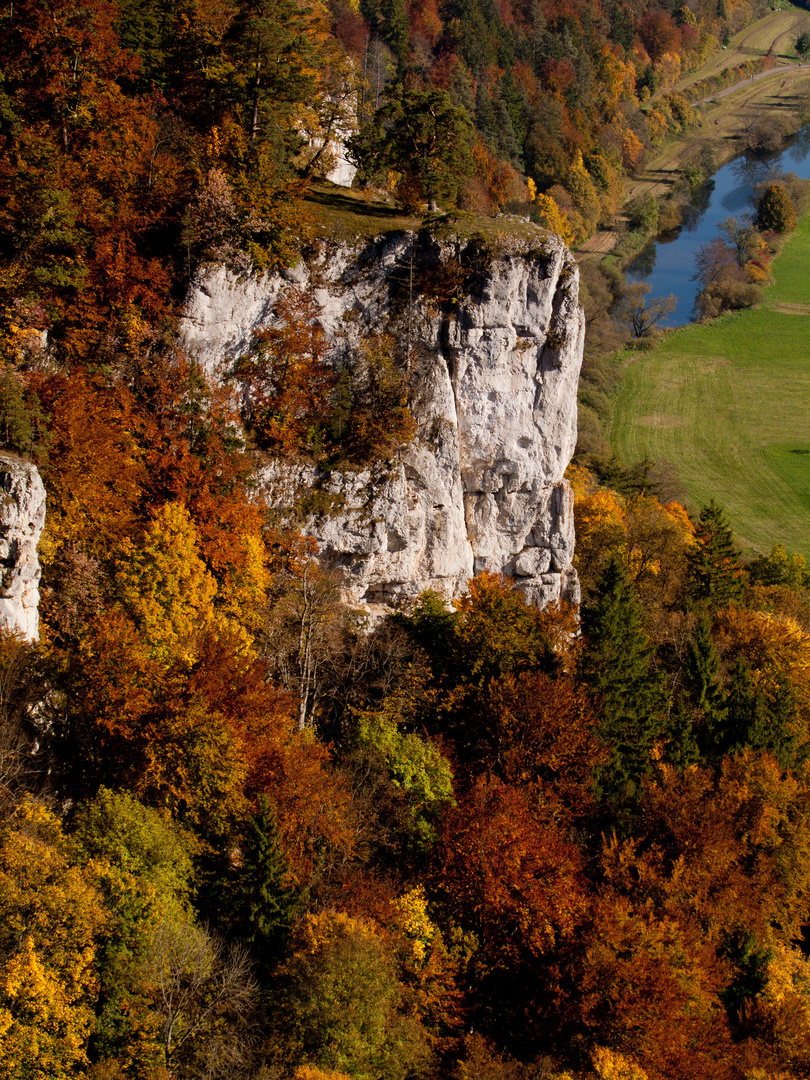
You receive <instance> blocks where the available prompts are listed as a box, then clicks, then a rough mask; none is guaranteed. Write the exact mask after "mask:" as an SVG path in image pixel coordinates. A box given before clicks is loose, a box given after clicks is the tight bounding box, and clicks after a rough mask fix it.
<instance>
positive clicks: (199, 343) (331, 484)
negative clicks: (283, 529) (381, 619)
mask: <svg viewBox="0 0 810 1080" xmlns="http://www.w3.org/2000/svg"><path fill="white" fill-rule="evenodd" d="M465 258H468V257H467V255H466V253H465V252H464V251H462V243H461V242H460V241H457V240H456V241H443V242H439V241H436V240H435V239H432V238H430V237H427V238H426V237H425V236H424V235H420V236H418V237H416V236H414V235H413V234H409V233H401V234H397V235H395V236H388V237H385V238H383V239H381V240H378V241H376V242H374V243H373V244H371V245H369V246H367V247H365V248H352V247H350V246H349V245H343V246H339V247H337V248H332V249H329V250H327V249H326V248H324V250H323V251H322V253H321V256H320V258H319V259H318V260H315V261H314V262H312V263H311V264H310V265H309V266H307V267H305V266H303V265H301V266H298V267H296V268H295V269H294V270H292V271H287V272H285V273H284V274H283V275H280V274H274V275H270V276H266V277H263V278H247V279H244V280H243V279H238V278H236V277H235V276H234V275H233V274H231V273H229V272H228V271H227V270H225V269H223V268H218V269H214V270H212V271H210V272H208V273H207V274H205V275H204V276H202V277H201V278H200V279H199V280H198V282H197V284H196V286H195V287H194V288H193V289H192V291H191V294H190V296H189V298H188V302H187V307H186V319H185V321H184V324H183V327H182V335H183V338H184V342H185V344H186V346H187V347H188V348H189V349H191V350H192V351H194V352H195V353H196V355H197V356H198V358H199V360H200V362H201V364H202V366H203V367H204V369H205V370H206V372H207V373H208V375H209V377H213V378H221V377H222V376H223V375H224V374H225V373H227V371H228V369H229V367H230V365H231V364H232V361H233V360H234V359H236V358H237V357H238V356H240V355H242V354H244V353H246V352H249V351H250V349H251V347H252V336H253V330H254V329H256V328H258V327H260V326H262V325H266V324H267V323H268V322H270V321H271V320H272V311H273V307H274V305H275V303H276V302H277V300H278V298H279V297H280V296H281V295H283V293H284V291H285V290H286V289H288V288H290V287H291V286H298V287H301V286H305V287H311V288H312V289H313V295H314V297H315V299H316V301H317V303H318V305H319V307H320V310H321V315H320V321H321V324H322V326H323V328H324V331H325V333H326V335H327V337H328V338H329V340H330V341H331V343H332V346H333V357H334V360H335V362H336V363H340V359H341V356H342V355H344V354H345V353H346V352H347V351H348V350H351V349H352V348H356V347H357V341H358V339H359V338H360V337H362V336H363V335H365V334H370V333H374V334H380V333H389V334H391V335H392V336H393V337H394V338H395V339H397V340H398V341H399V342H400V343H402V342H404V341H407V342H408V364H409V369H410V381H411V411H412V413H413V415H414V418H415V419H416V421H417V424H418V433H417V436H416V438H415V439H414V440H413V441H412V442H411V444H410V445H409V446H408V447H407V448H406V449H405V450H404V451H403V453H402V454H401V456H400V458H399V459H398V460H395V461H392V462H387V463H385V464H384V465H378V466H376V467H375V468H373V469H366V470H361V471H358V472H343V473H339V472H332V473H330V474H328V475H327V474H325V473H321V472H319V471H318V470H317V469H316V468H315V467H313V466H311V465H305V464H297V465H291V464H289V463H286V462H284V463H282V462H274V463H273V464H272V465H270V466H269V467H267V468H265V469H264V470H263V471H262V473H261V475H260V477H259V480H260V483H261V485H262V487H263V490H264V493H265V498H266V500H267V502H268V503H269V504H270V505H271V506H272V507H274V508H276V509H277V510H279V511H281V513H282V516H285V510H287V509H289V519H290V520H291V521H292V520H293V517H294V513H293V510H294V508H295V507H300V506H301V503H302V497H301V495H302V492H307V491H313V492H314V491H317V492H318V501H319V506H320V512H319V513H318V514H317V515H316V514H313V515H311V516H310V517H309V520H308V521H307V522H306V525H305V527H304V532H306V533H307V534H308V535H310V536H313V537H315V539H316V540H317V541H318V543H319V546H320V549H321V551H322V552H323V553H324V555H325V556H326V557H327V558H328V559H329V560H330V561H331V562H332V563H333V564H335V565H337V566H339V567H341V568H342V570H343V572H344V576H345V582H346V586H345V595H346V599H347V600H348V601H349V602H352V603H354V604H357V605H360V606H364V607H366V609H367V610H369V611H370V612H372V613H374V612H376V611H378V610H384V608H380V607H379V605H384V606H388V605H391V604H396V603H398V602H400V601H401V600H403V599H406V598H409V597H414V596H417V595H418V594H419V593H420V592H422V591H423V590H424V589H427V588H431V589H435V590H436V591H438V592H440V593H441V594H443V595H444V596H446V597H447V598H448V599H449V598H452V597H454V596H457V595H459V594H460V593H461V592H463V591H464V589H465V587H466V584H467V581H468V580H469V578H470V577H472V576H473V575H474V574H477V573H480V572H482V571H483V570H488V571H491V572H494V573H503V574H507V575H509V576H511V577H513V578H514V580H515V583H516V585H517V586H518V587H519V588H520V589H521V590H522V591H523V592H524V593H525V595H526V598H527V600H528V601H529V602H533V603H536V604H538V605H539V606H541V607H544V606H545V605H546V604H548V603H550V602H552V601H555V600H559V599H566V600H571V601H575V602H576V601H578V599H579V584H578V581H577V577H576V572H575V571H574V570H573V568H572V565H571V560H572V558H573V553H574V529H573V497H572V494H571V490H570V487H569V485H568V483H567V481H566V480H564V479H563V474H564V472H565V469H566V466H567V465H568V462H569V461H570V460H571V456H572V455H573V452H574V447H575V445H576V392H577V381H578V378H579V369H580V365H581V362H582V347H583V342H584V317H583V314H582V310H581V309H580V308H579V306H578V302H577V301H578V293H577V287H578V281H579V277H578V271H577V268H576V265H575V263H574V262H573V259H572V258H571V255H570V253H569V251H568V249H567V248H566V247H565V245H564V244H563V243H562V241H560V240H559V239H557V238H556V237H548V236H545V235H544V234H540V232H539V231H538V234H537V236H536V237H535V238H534V239H533V240H532V241H531V242H530V243H525V242H524V243H523V245H522V247H521V246H520V245H518V244H515V245H513V246H512V248H511V250H506V251H501V252H500V253H499V254H497V255H490V256H488V257H487V258H486V259H485V260H484V261H483V262H482V260H481V259H478V261H477V262H476V263H475V265H474V271H471V272H467V271H466V270H465V267H467V269H469V266H470V262H469V258H468V261H467V262H466V263H465ZM454 274H455V275H456V278H453V277H452V275H454ZM443 275H444V277H443ZM459 275H462V276H463V281H464V290H463V291H462V294H461V295H460V296H459V297H458V298H457V300H456V302H455V303H451V304H447V303H446V302H445V301H446V298H445V299H444V300H443V299H442V298H438V299H437V297H436V296H435V295H425V294H424V293H423V292H422V291H421V287H420V284H419V283H420V281H422V280H433V281H436V280H439V281H442V280H448V279H452V280H454V281H456V280H458V278H459ZM414 282H416V285H414ZM304 502H306V500H304Z"/></svg>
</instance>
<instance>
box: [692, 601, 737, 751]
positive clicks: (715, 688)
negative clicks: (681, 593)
mask: <svg viewBox="0 0 810 1080" xmlns="http://www.w3.org/2000/svg"><path fill="white" fill-rule="evenodd" d="M686 677H687V682H688V684H689V690H690V696H691V699H692V703H693V705H694V708H695V710H696V712H697V717H696V719H697V720H698V722H699V724H700V728H699V732H698V739H699V745H700V748H701V752H702V755H703V756H704V757H713V756H714V755H715V753H716V752H717V750H718V749H719V747H720V745H721V742H722V739H723V738H724V731H725V727H726V722H727V720H728V702H727V700H726V694H725V691H724V689H723V683H722V679H721V674H720V656H719V654H718V652H717V646H716V645H715V643H714V638H713V637H712V627H711V620H710V619H709V616H708V615H707V613H706V612H705V611H701V613H700V614H699V616H698V620H697V624H696V626H695V633H694V637H693V638H692V640H691V641H690V642H689V652H688V655H687V661H686Z"/></svg>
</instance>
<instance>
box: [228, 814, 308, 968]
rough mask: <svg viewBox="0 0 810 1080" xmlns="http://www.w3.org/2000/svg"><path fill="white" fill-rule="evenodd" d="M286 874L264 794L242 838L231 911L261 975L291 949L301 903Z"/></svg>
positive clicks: (231, 926)
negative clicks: (288, 948) (298, 908)
mask: <svg viewBox="0 0 810 1080" xmlns="http://www.w3.org/2000/svg"><path fill="white" fill-rule="evenodd" d="M288 876H289V863H288V862H287V856H286V855H285V853H284V848H283V847H282V844H281V839H280V836H279V831H278V825H277V823H276V815H275V810H274V809H273V806H272V804H271V803H270V802H269V801H268V799H267V798H266V796H264V795H262V796H260V797H259V805H258V809H257V812H256V815H255V816H254V817H253V819H252V820H251V822H250V825H249V827H248V831H247V836H246V838H245V840H244V847H243V851H242V865H241V867H240V870H239V876H238V878H237V880H236V882H235V884H234V886H233V889H232V891H231V897H230V903H229V904H228V909H229V910H228V911H227V916H228V922H229V927H228V929H229V933H235V935H236V936H237V937H239V938H240V939H241V940H242V941H244V942H245V943H246V944H248V945H249V946H250V948H251V950H252V952H253V954H254V956H255V958H256V960H257V962H258V965H259V975H260V977H262V978H264V977H266V975H267V973H268V971H269V969H270V968H272V966H273V965H274V964H275V963H276V962H277V961H278V960H279V959H281V958H282V957H283V956H284V954H285V952H286V951H287V945H288V938H289V933H290V928H291V925H292V919H293V915H294V913H295V909H296V904H297V896H296V890H295V889H294V888H293V887H292V886H290V885H289V884H288Z"/></svg>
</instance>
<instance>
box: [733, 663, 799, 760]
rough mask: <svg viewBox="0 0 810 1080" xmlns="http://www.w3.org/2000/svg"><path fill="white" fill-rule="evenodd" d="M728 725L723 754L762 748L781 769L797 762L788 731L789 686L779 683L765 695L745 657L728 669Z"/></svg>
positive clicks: (790, 715)
mask: <svg viewBox="0 0 810 1080" xmlns="http://www.w3.org/2000/svg"><path fill="white" fill-rule="evenodd" d="M729 680H730V687H729V695H728V724H727V726H726V730H725V732H724V738H723V740H722V742H721V749H722V751H723V753H727V754H733V753H736V752H739V751H740V750H744V749H745V748H746V747H748V748H750V749H751V750H765V751H767V752H768V753H769V754H773V756H774V757H775V758H776V760H777V761H778V762H779V764H780V765H781V766H782V768H783V769H789V768H791V767H792V766H793V765H794V764H796V761H797V757H798V751H799V747H798V746H797V740H796V737H795V735H793V734H791V732H790V730H789V726H790V722H791V719H792V718H793V716H794V713H795V702H794V699H793V694H792V692H791V690H790V687H788V686H787V685H784V684H782V685H779V686H777V687H776V688H775V691H774V692H773V693H772V695H771V700H770V701H769V700H768V697H767V696H766V695H765V693H764V691H763V689H762V687H761V686H758V685H757V683H756V681H755V679H754V678H753V675H752V672H751V668H750V666H749V665H748V663H747V661H746V660H745V659H744V657H741V656H739V657H737V659H736V660H735V661H734V664H733V666H732V668H731V671H730V672H729Z"/></svg>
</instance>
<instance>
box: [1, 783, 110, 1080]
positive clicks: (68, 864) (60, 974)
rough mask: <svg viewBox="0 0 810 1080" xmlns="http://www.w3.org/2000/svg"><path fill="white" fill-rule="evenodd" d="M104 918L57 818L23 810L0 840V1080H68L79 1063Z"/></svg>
mask: <svg viewBox="0 0 810 1080" xmlns="http://www.w3.org/2000/svg"><path fill="white" fill-rule="evenodd" d="M106 920H107V913H106V911H105V909H104V905H103V902H102V898H101V895H100V893H99V891H98V890H97V888H96V887H95V885H94V883H93V881H92V880H91V877H90V875H89V874H88V873H86V872H84V871H82V870H81V869H80V868H79V867H77V866H76V865H74V863H73V862H72V860H71V857H70V852H69V848H68V844H67V841H66V839H65V837H64V835H63V833H62V829H61V826H60V824H59V821H58V820H57V818H56V817H55V816H54V815H53V814H52V813H51V812H50V811H49V810H47V809H46V808H45V807H43V806H41V805H39V804H38V803H36V802H34V801H26V802H24V803H23V804H22V806H21V807H20V808H19V811H18V813H17V816H16V818H15V819H14V820H13V821H11V822H9V823H8V824H7V825H6V826H5V828H4V829H3V831H2V834H0V956H2V961H0V1080H19V1078H20V1077H23V1076H24V1077H25V1078H26V1080H63V1078H64V1080H67V1078H68V1077H75V1076H76V1075H77V1074H78V1072H79V1070H81V1069H83V1068H84V1067H85V1066H86V1065H87V1042H88V1039H89V1037H90V1034H91V1030H92V1023H93V1004H94V1001H95V997H96V993H97V990H98V980H97V972H96V967H95V958H96V941H97V936H98V934H99V933H100V931H101V930H102V928H103V927H104V925H105V922H106Z"/></svg>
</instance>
